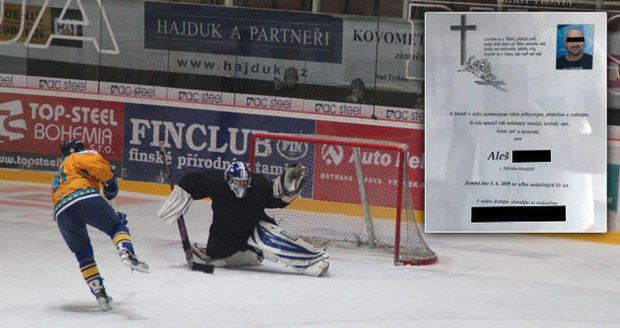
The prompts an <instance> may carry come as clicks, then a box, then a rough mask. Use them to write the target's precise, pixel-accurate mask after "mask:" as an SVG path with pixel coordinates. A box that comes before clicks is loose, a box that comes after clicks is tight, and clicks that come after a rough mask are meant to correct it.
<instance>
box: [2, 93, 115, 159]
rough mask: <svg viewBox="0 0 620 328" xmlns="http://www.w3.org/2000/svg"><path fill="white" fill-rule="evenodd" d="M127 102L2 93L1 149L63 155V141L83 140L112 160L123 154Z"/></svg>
mask: <svg viewBox="0 0 620 328" xmlns="http://www.w3.org/2000/svg"><path fill="white" fill-rule="evenodd" d="M123 132H124V104H122V103H115V102H105V101H94V100H84V99H72V98H59V97H47V96H31V95H20V94H0V151H1V152H3V153H17V154H37V155H43V156H46V155H51V156H59V155H60V150H59V145H60V143H61V142H62V141H64V140H67V139H70V138H75V139H79V140H82V141H83V142H84V145H85V146H86V148H88V149H94V150H96V151H98V152H100V153H101V154H102V155H103V156H104V157H106V158H107V159H108V160H111V161H120V160H122V157H123V134H124V133H123Z"/></svg>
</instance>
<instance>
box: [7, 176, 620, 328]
mask: <svg viewBox="0 0 620 328" xmlns="http://www.w3.org/2000/svg"><path fill="white" fill-rule="evenodd" d="M162 202H163V197H160V196H151V195H145V194H139V193H129V192H125V191H121V192H120V194H119V197H117V200H116V205H117V208H118V209H119V210H121V211H124V212H126V213H127V214H128V219H129V228H130V229H131V232H132V234H133V237H134V241H135V247H136V251H137V253H138V255H139V256H140V257H141V258H142V259H143V260H144V261H146V262H148V264H149V265H150V269H151V273H150V274H148V275H145V274H141V273H138V272H134V273H132V272H131V271H130V270H129V269H128V268H127V267H125V266H123V265H122V264H121V262H120V261H119V259H118V256H117V255H116V251H115V248H114V247H113V245H112V243H111V242H110V240H109V239H108V238H107V236H105V235H104V234H103V233H100V232H98V231H94V230H90V232H91V239H92V241H93V247H94V249H95V257H96V260H97V262H98V265H99V270H100V271H101V274H102V275H103V277H104V279H105V284H106V288H107V290H108V293H109V294H110V296H112V297H113V298H114V309H112V310H111V311H109V312H102V311H101V310H100V309H99V307H98V305H97V303H96V301H95V298H94V297H93V296H92V295H91V294H90V292H89V290H88V288H87V287H86V285H85V283H84V281H83V280H82V277H81V274H80V271H79V270H78V268H77V263H76V261H75V259H74V257H73V254H72V253H70V252H69V250H68V249H67V247H66V246H65V245H64V242H63V240H62V238H61V236H60V233H59V232H58V230H57V227H56V225H55V222H54V221H53V219H52V215H51V202H50V196H49V186H47V185H44V184H31V183H21V182H6V181H0V249H1V252H2V256H1V257H0V277H1V279H0V327H80V328H82V327H89V328H93V327H105V328H110V327H562V328H564V327H569V328H570V327H588V328H590V327H620V311H619V310H618V309H619V305H620V245H609V244H598V243H592V242H584V241H575V240H569V239H564V238H554V237H547V236H538V235H516V234H504V235H491V234H486V235H481V234H477V235H461V234H450V235H436V234H435V235H431V236H428V235H427V236H426V238H427V241H428V242H429V244H430V246H431V247H432V248H433V249H434V250H435V252H436V253H437V254H438V256H439V262H438V263H437V264H434V265H431V266H425V267H403V266H400V267H395V266H394V265H393V262H392V261H393V258H392V256H390V254H388V253H385V252H383V251H376V250H374V251H373V250H368V249H344V248H329V249H328V251H329V253H330V256H331V265H330V274H329V276H327V277H323V278H314V277H307V276H301V275H299V274H296V273H293V272H291V271H289V270H287V269H285V268H282V267H280V266H279V265H278V264H271V263H265V264H264V265H262V266H261V267H258V268H254V269H243V270H242V269H223V268H219V269H218V268H216V271H215V273H214V274H205V273H201V272H192V271H189V270H188V269H187V268H186V267H185V265H184V256H183V253H182V249H181V245H180V241H179V237H178V231H177V228H176V225H173V226H170V225H168V224H166V223H164V222H163V221H161V220H160V219H158V218H157V217H156V216H155V212H156V211H157V209H158V207H159V205H160V204H161V203H162ZM209 213H210V209H209V203H207V202H206V201H200V202H194V205H193V207H192V208H191V209H190V212H189V213H188V215H187V217H186V222H187V225H188V231H189V234H190V238H191V239H192V241H193V242H206V239H207V235H208V225H209V220H208V215H209Z"/></svg>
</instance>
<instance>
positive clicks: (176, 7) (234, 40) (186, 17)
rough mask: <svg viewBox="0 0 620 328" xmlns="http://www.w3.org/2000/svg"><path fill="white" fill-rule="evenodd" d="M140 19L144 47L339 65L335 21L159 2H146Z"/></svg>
mask: <svg viewBox="0 0 620 328" xmlns="http://www.w3.org/2000/svg"><path fill="white" fill-rule="evenodd" d="M144 17H145V18H144V24H145V26H144V46H145V48H147V49H165V50H177V51H185V52H201V53H212V54H225V55H235V56H249V57H264V58H279V59H290V60H304V61H316V62H330V63H341V62H342V19H341V18H338V17H333V16H328V15H320V14H307V13H300V12H290V11H270V10H251V9H243V8H228V7H223V6H196V5H189V4H172V3H161V2H145V3H144Z"/></svg>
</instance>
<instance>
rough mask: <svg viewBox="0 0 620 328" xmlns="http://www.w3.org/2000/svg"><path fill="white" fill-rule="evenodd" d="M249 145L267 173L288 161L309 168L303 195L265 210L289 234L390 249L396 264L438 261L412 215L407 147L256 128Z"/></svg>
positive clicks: (256, 166)
mask: <svg viewBox="0 0 620 328" xmlns="http://www.w3.org/2000/svg"><path fill="white" fill-rule="evenodd" d="M250 149H251V152H250V167H251V168H252V170H253V171H254V172H257V173H261V174H263V175H265V176H267V177H269V178H274V177H276V176H278V175H280V174H281V173H282V172H283V170H284V169H285V168H286V166H287V165H289V164H293V163H298V162H299V163H301V164H302V165H303V166H304V167H305V168H306V184H305V185H304V187H303V189H302V192H301V195H300V197H298V198H297V199H296V200H295V201H293V202H292V203H291V204H290V205H289V206H287V207H286V208H284V209H274V210H268V214H269V215H270V216H272V217H273V218H274V219H275V220H276V221H277V222H278V224H279V225H280V226H281V227H282V228H283V229H284V231H285V232H287V233H288V234H290V235H292V236H295V237H301V238H303V239H305V240H306V241H308V242H310V243H313V244H315V245H319V246H320V245H325V244H327V243H333V242H338V244H339V245H342V244H344V245H355V246H362V245H366V246H367V247H371V248H383V249H387V250H389V251H393V253H394V263H395V264H396V265H399V264H405V265H425V264H432V263H435V262H436V261H437V256H436V255H435V253H434V252H433V250H431V249H430V247H429V246H428V245H427V243H426V241H425V240H424V238H423V237H422V233H421V231H420V229H419V227H418V223H417V222H416V219H415V213H414V210H413V201H412V197H411V191H410V187H409V183H408V182H409V178H408V175H409V174H408V169H407V167H408V166H407V165H406V163H408V155H409V152H408V147H407V145H406V144H402V143H395V142H390V141H383V140H381V141H378V140H367V139H358V138H344V137H336V136H324V135H295V134H274V133H255V134H253V135H252V138H251V144H250Z"/></svg>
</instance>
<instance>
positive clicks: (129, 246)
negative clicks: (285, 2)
mask: <svg viewBox="0 0 620 328" xmlns="http://www.w3.org/2000/svg"><path fill="white" fill-rule="evenodd" d="M60 150H61V152H62V155H63V157H64V159H63V162H62V163H61V164H60V167H59V168H58V171H57V172H56V174H55V175H54V182H53V184H52V198H53V201H54V219H55V220H56V222H57V223H58V228H59V230H60V233H61V234H62V237H63V238H64V240H65V242H66V243H67V246H69V249H70V250H71V251H72V252H73V253H74V254H75V257H76V259H77V261H78V263H79V267H80V271H81V272H82V277H83V278H84V280H85V281H86V283H87V284H88V287H89V288H90V290H91V292H92V293H93V295H95V297H96V298H97V302H98V303H99V306H100V307H101V308H102V309H103V310H105V311H107V310H110V309H111V308H112V298H111V297H110V296H108V294H107V292H106V290H105V287H104V285H103V278H102V277H101V275H100V274H99V269H98V268H97V263H96V262H95V257H94V253H93V248H92V245H91V242H90V238H89V236H88V232H87V230H86V225H90V226H92V227H95V228H97V229H98V230H100V231H103V232H104V233H106V234H107V235H108V236H109V237H110V238H111V239H112V242H113V243H114V245H115V246H116V248H117V249H118V252H119V256H120V258H121V262H122V263H123V264H125V265H127V266H128V267H130V268H131V269H132V270H136V271H139V272H145V273H148V270H149V269H148V265H147V264H146V263H144V262H142V261H140V260H139V259H138V258H137V257H136V255H135V252H134V248H133V243H132V240H131V234H130V233H129V229H128V228H127V219H126V218H127V216H126V215H125V214H124V213H122V212H117V211H116V210H114V208H112V206H111V205H110V204H109V203H108V202H107V201H106V200H105V199H104V198H103V197H101V195H100V193H99V192H100V188H101V186H102V185H103V195H104V197H105V198H106V199H108V200H112V199H114V197H116V194H117V193H118V184H117V182H116V177H115V176H114V172H113V171H112V167H111V166H110V163H109V162H108V161H107V160H106V159H105V158H103V157H102V156H101V155H100V154H99V153H97V152H96V151H94V150H84V144H83V143H82V142H81V141H79V140H73V139H72V140H68V141H65V142H63V143H62V144H61V145H60Z"/></svg>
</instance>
